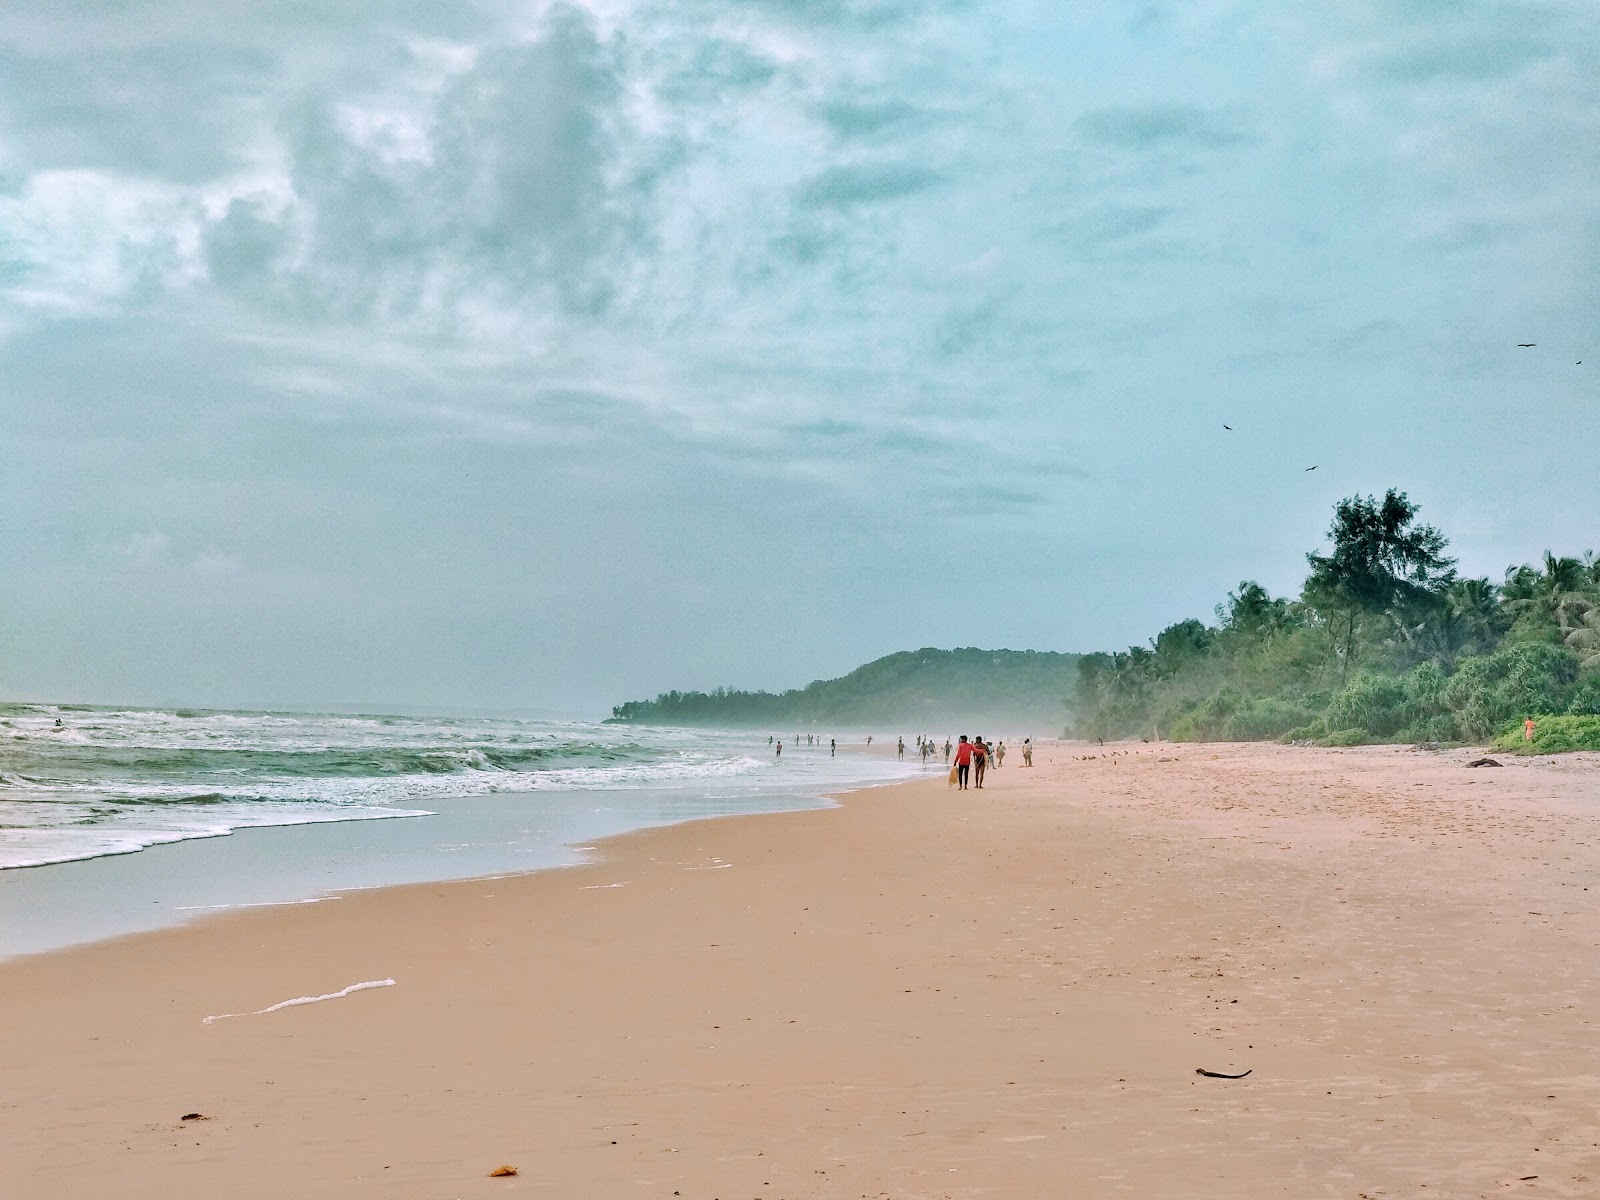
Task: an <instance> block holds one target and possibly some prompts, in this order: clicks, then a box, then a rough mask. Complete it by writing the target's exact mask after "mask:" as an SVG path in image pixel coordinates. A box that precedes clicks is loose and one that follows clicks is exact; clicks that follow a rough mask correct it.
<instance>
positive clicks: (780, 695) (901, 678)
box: [611, 647, 1078, 736]
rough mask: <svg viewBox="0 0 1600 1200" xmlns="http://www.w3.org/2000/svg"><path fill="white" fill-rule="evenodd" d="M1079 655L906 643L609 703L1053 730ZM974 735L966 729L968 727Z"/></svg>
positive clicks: (654, 710) (649, 717) (670, 716)
mask: <svg viewBox="0 0 1600 1200" xmlns="http://www.w3.org/2000/svg"><path fill="white" fill-rule="evenodd" d="M1077 667H1078V655H1076V654H1057V653H1054V652H1050V651H1042V650H1038V651H1036V650H978V649H974V648H967V649H960V650H935V649H933V648H931V647H927V648H924V649H921V650H906V651H901V652H900V653H898V654H890V655H887V656H885V657H883V658H880V659H876V660H874V661H873V662H870V663H867V664H866V665H865V666H861V667H857V668H856V669H855V670H854V671H851V672H850V673H849V674H848V675H844V676H841V677H840V678H838V679H819V680H817V681H816V682H814V683H811V684H809V685H807V686H806V687H803V688H791V689H790V690H788V691H785V692H745V691H739V690H737V689H735V688H717V689H716V690H715V691H711V692H676V691H673V692H663V693H661V695H659V696H657V697H656V698H655V699H654V700H630V701H628V702H627V703H626V704H619V705H617V706H616V707H615V708H613V709H612V710H611V719H612V720H613V721H616V722H639V723H646V724H656V725H707V726H717V727H722V728H756V729H766V730H768V731H769V732H782V731H784V730H788V731H789V732H791V733H792V732H794V730H795V729H800V730H812V729H816V728H818V727H825V728H831V729H838V728H842V727H858V728H869V727H871V726H874V725H877V726H888V725H891V724H899V725H901V726H903V729H902V732H904V733H905V734H907V735H908V736H909V735H911V734H913V733H925V734H929V735H933V734H947V733H951V732H953V731H955V732H959V731H960V730H961V729H967V728H968V727H969V725H970V723H971V722H975V721H981V722H986V723H987V725H988V727H989V728H990V729H991V731H992V730H995V729H1011V730H1027V731H1037V732H1039V733H1041V734H1055V733H1057V732H1059V731H1060V729H1061V726H1062V723H1063V722H1064V721H1065V720H1066V717H1067V713H1066V708H1065V705H1064V701H1065V699H1066V697H1067V696H1069V695H1070V694H1071V693H1072V690H1073V688H1074V686H1075V685H1076V682H1077V677H1078V671H1077ZM974 732H975V730H974Z"/></svg>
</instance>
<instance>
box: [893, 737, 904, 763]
mask: <svg viewBox="0 0 1600 1200" xmlns="http://www.w3.org/2000/svg"><path fill="white" fill-rule="evenodd" d="M895 755H896V757H898V758H899V759H900V760H901V761H902V762H904V761H905V757H906V740H905V738H901V739H900V744H899V745H898V746H897V747H895Z"/></svg>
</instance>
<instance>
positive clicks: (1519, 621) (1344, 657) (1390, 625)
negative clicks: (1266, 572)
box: [1074, 488, 1600, 745]
mask: <svg viewBox="0 0 1600 1200" xmlns="http://www.w3.org/2000/svg"><path fill="white" fill-rule="evenodd" d="M1417 511H1418V510H1417V507H1416V506H1415V505H1414V504H1412V503H1411V502H1410V501H1409V500H1408V499H1407V498H1406V495H1405V493H1404V492H1400V491H1397V490H1395V489H1392V488H1391V489H1390V490H1389V491H1388V492H1386V493H1385V494H1384V496H1383V498H1382V499H1381V500H1379V499H1376V498H1374V497H1372V496H1366V497H1361V496H1354V497H1350V498H1349V499H1346V500H1343V501H1341V502H1340V503H1339V504H1338V505H1337V506H1336V508H1335V510H1334V520H1333V523H1332V525H1331V527H1330V528H1329V531H1328V534H1329V539H1330V541H1331V543H1332V546H1331V549H1330V550H1327V551H1325V552H1313V553H1311V554H1308V555H1307V556H1306V558H1307V561H1308V563H1309V564H1310V567H1311V573H1310V575H1309V577H1308V578H1307V579H1306V581H1305V585H1304V587H1303V588H1302V590H1301V594H1300V596H1299V597H1298V598H1278V597H1273V596H1272V595H1271V594H1269V593H1268V592H1267V590H1266V589H1265V588H1263V587H1262V586H1261V585H1260V584H1258V583H1254V582H1252V581H1250V580H1245V581H1243V582H1241V583H1240V584H1239V587H1238V589H1237V590H1236V591H1232V592H1230V593H1228V596H1227V598H1226V600H1225V601H1224V602H1223V603H1221V604H1219V605H1218V606H1217V607H1216V610H1215V613H1216V619H1217V623H1216V624H1215V625H1214V626H1208V625H1206V624H1204V623H1202V622H1200V621H1194V620H1190V621H1180V622H1178V623H1177V624H1175V625H1170V626H1168V627H1167V628H1166V629H1164V630H1162V631H1161V632H1160V633H1159V634H1158V635H1156V637H1154V638H1153V639H1151V641H1150V642H1149V643H1148V644H1147V645H1144V646H1130V647H1129V648H1128V649H1127V651H1126V652H1120V651H1119V652H1114V653H1111V654H1093V655H1087V656H1085V658H1084V659H1083V662H1082V665H1081V670H1080V673H1079V678H1078V686H1077V689H1076V692H1075V694H1074V709H1075V712H1076V718H1077V721H1076V730H1077V732H1078V733H1079V734H1080V735H1087V736H1098V737H1126V736H1129V735H1136V736H1146V737H1148V736H1152V735H1157V736H1167V737H1171V738H1175V739H1179V740H1204V739H1227V740H1233V739H1266V738H1276V739H1278V740H1281V741H1308V740H1315V741H1319V742H1322V743H1324V744H1328V745H1354V744H1358V743H1361V742H1374V741H1380V742H1381V741H1418V742H1457V741H1474V742H1481V741H1484V740H1487V739H1489V738H1491V737H1493V736H1494V735H1495V734H1497V733H1498V732H1499V731H1500V730H1502V729H1504V728H1506V727H1507V726H1508V725H1509V724H1511V723H1513V722H1520V721H1521V720H1522V719H1523V718H1524V717H1525V716H1527V715H1528V714H1530V713H1533V714H1538V713H1546V714H1562V715H1564V716H1571V717H1590V716H1600V559H1597V558H1596V556H1595V555H1594V554H1593V553H1589V554H1586V555H1584V556H1583V557H1582V558H1573V557H1563V556H1560V555H1556V554H1554V553H1551V552H1549V551H1546V552H1545V554H1544V555H1543V557H1542V559H1541V560H1540V562H1539V563H1538V564H1536V565H1528V564H1524V565H1522V566H1514V567H1511V568H1509V569H1508V570H1507V571H1506V575H1505V582H1504V583H1503V584H1500V585H1496V584H1494V583H1491V582H1490V581H1489V580H1488V579H1460V578H1457V577H1456V574H1455V568H1454V562H1453V560H1452V559H1451V558H1450V557H1448V555H1447V553H1446V551H1447V549H1448V543H1447V542H1446V540H1445V537H1444V535H1443V534H1442V533H1440V532H1439V531H1438V530H1437V529H1435V528H1433V527H1432V526H1429V525H1421V524H1419V523H1418V522H1417V519H1416V518H1417ZM1355 663H1359V664H1360V669H1359V670H1352V664H1355Z"/></svg>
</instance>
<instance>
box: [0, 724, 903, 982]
mask: <svg viewBox="0 0 1600 1200" xmlns="http://www.w3.org/2000/svg"><path fill="white" fill-rule="evenodd" d="M58 719H59V720H61V722H62V725H61V726H59V727H58V726H56V724H55V722H56V721H57V720H58ZM860 740H861V738H860V737H859V736H854V737H850V738H848V739H844V738H842V739H841V741H845V742H846V744H852V743H859V742H860ZM920 770H921V768H919V767H915V766H913V765H912V764H909V763H897V762H894V761H893V760H891V759H888V758H884V757H879V756H876V755H873V756H868V755H862V754H851V753H841V754H839V755H838V756H836V757H835V756H831V755H830V754H829V752H828V750H827V748H826V744H825V742H823V743H822V744H819V745H817V746H815V747H807V746H805V745H804V744H803V739H802V744H801V745H800V746H798V747H796V746H794V745H793V744H792V739H791V738H785V752H784V755H783V757H782V758H781V759H778V758H776V757H775V756H774V755H773V749H772V747H769V746H768V744H767V740H766V737H765V736H764V735H754V734H750V733H743V732H727V731H715V730H683V729H658V728H645V727H630V726H608V725H599V724H592V723H587V722H552V721H516V720H484V719H465V718H416V717H383V716H347V715H331V716H330V715H319V714H293V713H264V714H263V713H237V712H230V713H195V712H185V711H182V710H177V711H174V710H138V709H87V708H67V707H64V706H63V707H55V706H48V705H15V704H13V705H6V706H0V867H12V868H18V869H10V870H6V869H0V956H6V955H15V954H21V953H29V952H33V951H39V950H46V949H51V948H54V947H58V946H63V945H68V944H72V943H76V942H82V941H88V940H93V939H97V938H102V937H108V936H114V935H117V934H122V933H129V932H134V931H138V930H146V929H154V928H159V927H162V926H165V925H170V924H174V923H176V922H179V921H182V920H185V919H191V918H193V917H195V916H197V915H204V914H205V913H208V912H215V911H222V910H225V909H227V908H230V907H238V906H244V905H256V904H282V903H295V902H308V901H319V902H333V901H320V900H319V898H321V897H324V896H326V895H327V894H328V893H331V892H335V891H339V890H344V889H352V888H364V887H378V886H385V885H391V884H398V883H416V882H425V881H432V880H442V879H458V878H467V877H472V876H482V875H492V874H501V873H508V872H513V871H524V870H533V869H538V868H543V867H554V866H563V865H571V864H573V863H576V862H579V861H581V860H582V857H583V855H582V853H581V852H579V851H575V850H574V849H573V848H572V847H573V846H575V845H578V844H581V843H584V842H587V841H589V840H591V839H594V838H598V837H604V836H607V835H610V834H615V833H621V832H625V831H627V830H630V829H639V828H645V827H647V826H652V825H661V824H669V823H672V822H675V821H682V820H690V819H694V818H697V817H708V816H720V815H731V814H736V813H747V812H767V811H777V810H781V809H794V808H805V807H812V806H817V805H821V804H824V803H826V802H825V801H824V800H822V799H821V797H822V796H824V795H825V794H827V793H830V792H837V791H840V790H844V789H848V788H851V787H858V786H867V785H871V784H874V783H885V782H891V781H894V780H898V779H903V778H907V777H909V776H911V775H913V774H916V773H918V772H919V771H920ZM383 818H403V819H383ZM236 831H237V832H236ZM229 834H233V835H234V836H226V835H229ZM135 851H137V853H135ZM20 868H27V869H20Z"/></svg>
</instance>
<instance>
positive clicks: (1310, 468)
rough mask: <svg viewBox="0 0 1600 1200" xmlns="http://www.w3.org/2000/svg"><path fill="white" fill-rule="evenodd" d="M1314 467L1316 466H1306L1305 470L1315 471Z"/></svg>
mask: <svg viewBox="0 0 1600 1200" xmlns="http://www.w3.org/2000/svg"><path fill="white" fill-rule="evenodd" d="M1318 465H1320V464H1318ZM1316 469H1317V468H1316V467H1314V466H1313V467H1307V468H1306V470H1307V471H1315V470H1316Z"/></svg>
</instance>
